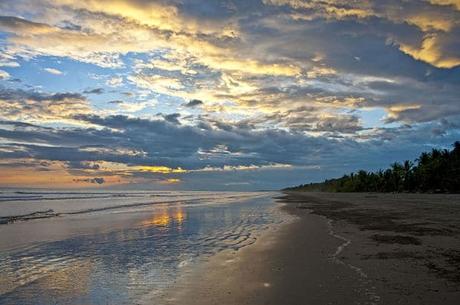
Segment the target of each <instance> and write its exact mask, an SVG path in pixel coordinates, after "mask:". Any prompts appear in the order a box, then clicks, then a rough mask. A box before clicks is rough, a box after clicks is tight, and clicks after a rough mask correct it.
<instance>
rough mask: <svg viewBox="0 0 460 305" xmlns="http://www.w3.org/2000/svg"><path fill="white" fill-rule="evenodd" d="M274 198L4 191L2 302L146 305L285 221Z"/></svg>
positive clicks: (0, 203) (0, 200)
mask: <svg viewBox="0 0 460 305" xmlns="http://www.w3.org/2000/svg"><path fill="white" fill-rule="evenodd" d="M273 196H274V193H263V192H252V193H247V192H245V193H236V192H151V191H150V192H149V191H144V192H139V191H137V192H132V191H131V192H129V191H124V192H123V191H116V192H115V191H97V192H95V191H93V192H87V191H86V192H85V191H79V192H76V191H71V192H51V191H49V192H45V191H40V192H39V191H30V192H25V191H14V190H9V191H3V192H2V193H1V194H0V220H1V223H2V224H0V275H1V276H0V304H17V305H21V304H38V305H39V304H46V305H48V304H88V305H90V304H104V305H105V304H138V303H140V302H141V301H140V300H143V302H145V298H146V296H148V297H149V299H151V300H149V301H151V304H158V302H157V300H156V299H155V298H156V296H159V295H160V294H161V292H162V291H164V290H165V289H167V288H170V287H172V286H173V284H174V280H175V279H177V278H178V277H179V276H181V274H182V273H183V272H185V271H184V270H188V269H189V268H190V267H191V266H193V265H194V264H197V263H199V262H202V261H204V260H206V258H207V257H209V256H212V255H214V254H216V253H218V252H220V251H222V250H234V251H238V249H240V248H242V247H244V246H247V245H250V244H252V243H253V242H254V241H255V240H256V238H257V236H259V235H260V233H261V232H262V231H264V230H265V229H267V228H268V227H270V226H272V225H274V224H279V223H281V222H283V221H284V220H285V219H286V218H285V215H284V214H283V213H282V212H281V211H280V210H279V209H277V204H276V203H275V201H274V199H273Z"/></svg>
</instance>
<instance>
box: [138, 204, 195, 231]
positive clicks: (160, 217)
mask: <svg viewBox="0 0 460 305" xmlns="http://www.w3.org/2000/svg"><path fill="white" fill-rule="evenodd" d="M185 219H186V213H185V211H184V209H183V208H182V207H173V208H163V209H161V210H158V211H155V213H154V214H153V215H152V217H151V218H149V219H147V220H143V221H142V222H141V225H142V226H155V227H167V226H169V225H170V224H172V223H175V224H177V225H178V226H179V227H180V226H181V225H182V223H183V222H184V221H185Z"/></svg>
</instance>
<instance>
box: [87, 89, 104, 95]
mask: <svg viewBox="0 0 460 305" xmlns="http://www.w3.org/2000/svg"><path fill="white" fill-rule="evenodd" d="M102 93H104V88H94V89H87V90H84V91H83V94H102Z"/></svg>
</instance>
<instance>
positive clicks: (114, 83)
mask: <svg viewBox="0 0 460 305" xmlns="http://www.w3.org/2000/svg"><path fill="white" fill-rule="evenodd" d="M106 84H107V85H108V86H110V87H119V86H121V85H122V84H123V77H118V76H117V77H112V78H110V79H109V80H107V82H106Z"/></svg>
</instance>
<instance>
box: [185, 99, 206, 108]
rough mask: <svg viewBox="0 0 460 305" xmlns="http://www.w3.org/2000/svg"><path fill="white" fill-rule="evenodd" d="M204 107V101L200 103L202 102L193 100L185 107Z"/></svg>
mask: <svg viewBox="0 0 460 305" xmlns="http://www.w3.org/2000/svg"><path fill="white" fill-rule="evenodd" d="M201 105H203V101H200V100H191V101H189V102H187V103H185V104H184V107H190V108H193V107H197V106H201Z"/></svg>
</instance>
